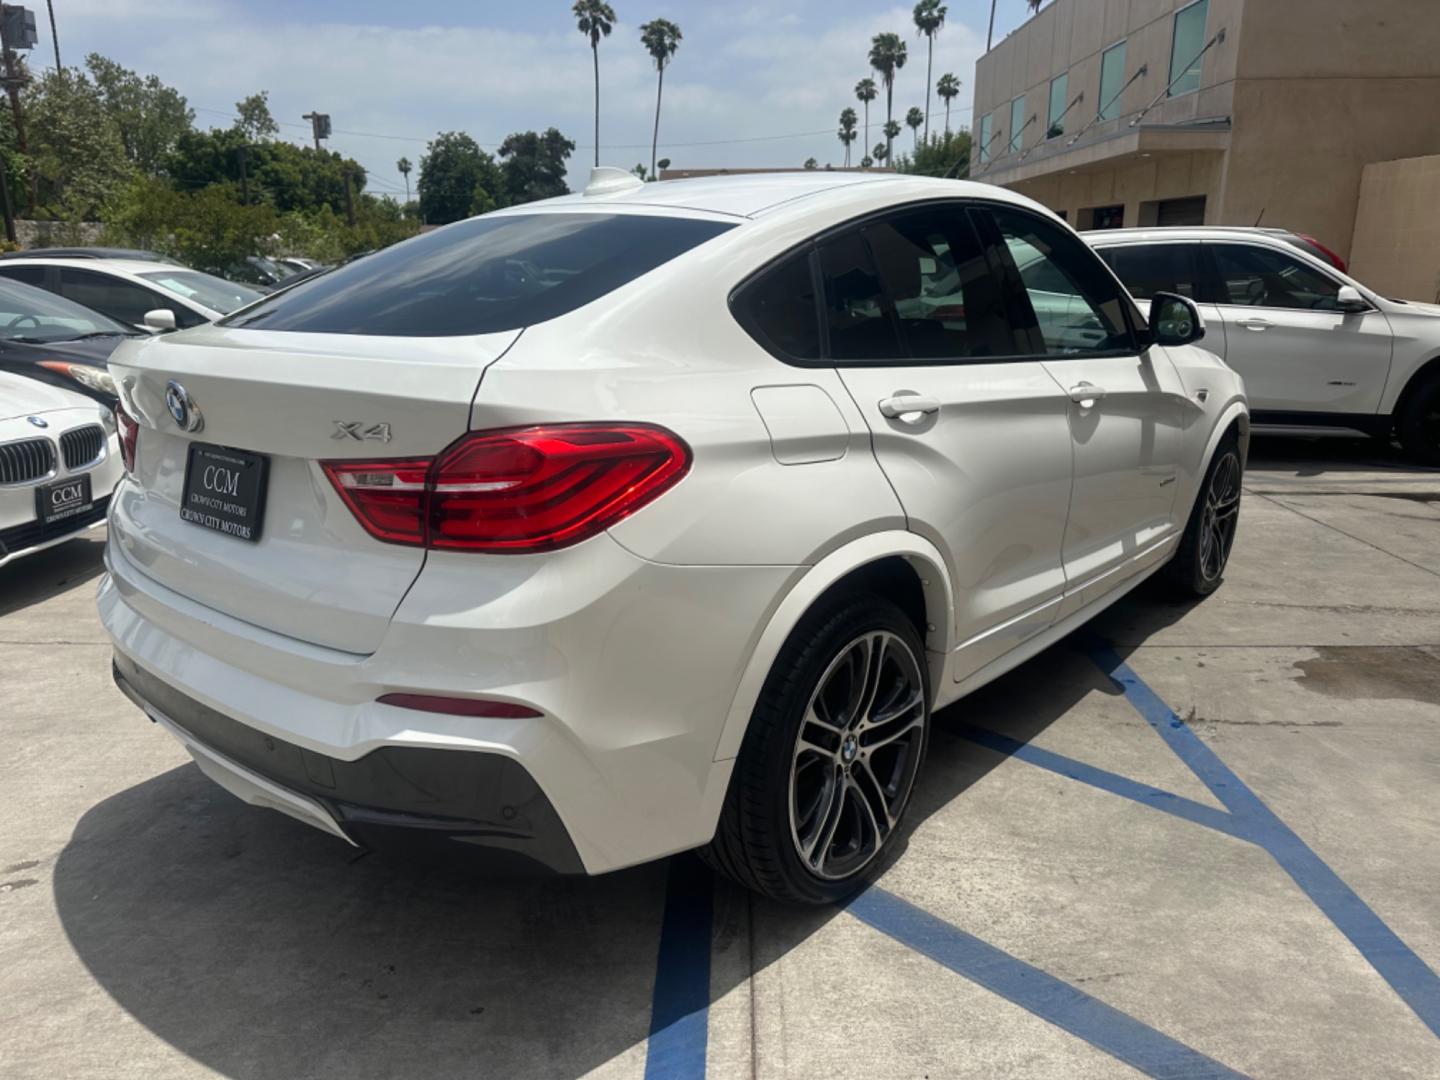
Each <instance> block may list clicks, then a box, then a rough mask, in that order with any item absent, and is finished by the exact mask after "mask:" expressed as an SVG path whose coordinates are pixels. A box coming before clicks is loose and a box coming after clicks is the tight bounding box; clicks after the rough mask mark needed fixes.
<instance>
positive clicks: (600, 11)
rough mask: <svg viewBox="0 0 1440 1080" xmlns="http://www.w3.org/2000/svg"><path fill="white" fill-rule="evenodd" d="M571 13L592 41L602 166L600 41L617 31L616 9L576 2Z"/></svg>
mask: <svg viewBox="0 0 1440 1080" xmlns="http://www.w3.org/2000/svg"><path fill="white" fill-rule="evenodd" d="M570 10H571V12H573V13H574V15H575V25H576V27H577V28H578V29H579V31H580V33H582V34H584V35H585V36H586V37H588V38H589V39H590V58H591V59H592V60H594V62H595V164H596V165H599V164H600V39H601V38H602V37H609V36H610V31H612V30H614V29H615V23H616V22H617V20H616V18H615V9H614V8H612V7H611V6H610V5H609V4H607V3H605V2H604V0H575V6H574V7H572V8H571V9H570Z"/></svg>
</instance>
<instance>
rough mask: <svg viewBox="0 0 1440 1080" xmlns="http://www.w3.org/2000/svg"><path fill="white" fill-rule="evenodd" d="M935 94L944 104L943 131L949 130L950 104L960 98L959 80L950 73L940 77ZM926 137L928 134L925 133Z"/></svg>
mask: <svg viewBox="0 0 1440 1080" xmlns="http://www.w3.org/2000/svg"><path fill="white" fill-rule="evenodd" d="M935 93H936V95H937V96H938V97H939V98H940V100H941V101H943V102H945V130H946V131H949V130H950V102H952V101H954V100H955V99H956V98H957V97H959V96H960V80H959V79H957V78H956V77H955V76H954V75H952V74H951V73H950V72H948V71H947V72H946V73H945V74H944V75H941V76H940V81H939V82H938V83H936V84H935ZM926 134H927V135H928V134H929V132H928V131H927V132H926Z"/></svg>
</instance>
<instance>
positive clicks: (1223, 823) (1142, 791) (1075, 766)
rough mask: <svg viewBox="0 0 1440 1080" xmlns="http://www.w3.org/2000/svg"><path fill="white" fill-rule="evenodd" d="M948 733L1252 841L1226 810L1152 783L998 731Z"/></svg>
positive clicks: (961, 727) (957, 728)
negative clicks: (1134, 778) (1146, 782)
mask: <svg viewBox="0 0 1440 1080" xmlns="http://www.w3.org/2000/svg"><path fill="white" fill-rule="evenodd" d="M946 730H947V731H952V732H954V733H955V734H956V735H959V736H960V737H961V738H963V739H967V740H969V741H970V742H973V743H975V744H977V745H979V746H983V747H985V748H986V749H987V750H994V751H995V752H996V753H998V754H1005V755H1007V756H1008V757H1016V758H1019V759H1020V760H1021V761H1028V762H1029V763H1030V764H1032V765H1038V766H1040V768H1042V769H1048V770H1049V771H1050V772H1053V773H1059V774H1060V775H1061V776H1064V777H1067V778H1068V779H1071V780H1079V781H1080V782H1081V783H1082V784H1089V785H1090V786H1091V787H1097V788H1100V789H1101V790H1102V791H1108V792H1110V793H1111V794H1112V795H1119V796H1121V797H1122V798H1125V799H1131V800H1133V801H1134V802H1138V803H1140V804H1142V805H1144V806H1148V807H1151V808H1152V809H1155V810H1164V811H1165V812H1166V813H1167V814H1174V815H1175V816H1176V817H1182V818H1184V819H1185V820H1187V821H1193V822H1195V823H1196V824H1197V825H1204V826H1206V827H1208V828H1211V829H1215V830H1217V831H1219V832H1223V833H1228V834H1229V835H1231V836H1236V837H1239V838H1240V839H1241V840H1249V839H1250V835H1249V833H1248V831H1247V830H1246V828H1245V826H1244V824H1243V823H1242V822H1241V821H1240V820H1239V819H1238V818H1237V817H1235V815H1234V814H1229V813H1226V812H1225V811H1224V810H1216V809H1215V808H1214V807H1213V806H1206V805H1205V804H1204V803H1197V802H1195V800H1193V799H1187V798H1185V797H1184V796H1183V795H1176V794H1175V793H1174V792H1171V791H1164V790H1162V789H1160V788H1157V787H1151V786H1150V785H1149V784H1142V783H1140V782H1139V781H1138V780H1131V779H1130V778H1129V777H1128V776H1121V775H1120V774H1119V773H1112V772H1109V771H1107V770H1105V769H1101V768H1097V767H1096V766H1094V765H1087V764H1086V763H1085V762H1083V761H1077V760H1076V759H1075V758H1071V757H1066V756H1065V755H1064V754H1057V753H1055V752H1054V751H1051V750H1042V749H1041V748H1040V747H1038V746H1031V745H1030V744H1029V743H1022V742H1020V741H1019V740H1018V739H1012V738H1010V736H1008V735H1001V734H1000V733H999V732H998V731H988V730H986V729H985V728H977V727H972V726H971V725H969V724H953V725H947V726H946Z"/></svg>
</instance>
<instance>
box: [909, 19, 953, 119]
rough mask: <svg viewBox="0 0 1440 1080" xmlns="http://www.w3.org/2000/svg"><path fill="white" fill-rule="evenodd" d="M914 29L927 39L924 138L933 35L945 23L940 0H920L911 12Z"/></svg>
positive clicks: (928, 110) (933, 52)
mask: <svg viewBox="0 0 1440 1080" xmlns="http://www.w3.org/2000/svg"><path fill="white" fill-rule="evenodd" d="M913 15H914V19H915V26H916V29H918V30H919V31H920V33H922V34H924V35H925V36H926V37H927V38H928V39H929V42H930V44H929V50H930V51H929V54H928V55H927V56H926V58H925V138H927V139H928V138H930V68H931V65H932V64H934V62H935V35H936V34H938V33H939V32H940V28H941V27H942V26H944V25H945V5H944V4H942V3H940V0H920V2H919V3H918V4H916V5H915V11H914V12H913Z"/></svg>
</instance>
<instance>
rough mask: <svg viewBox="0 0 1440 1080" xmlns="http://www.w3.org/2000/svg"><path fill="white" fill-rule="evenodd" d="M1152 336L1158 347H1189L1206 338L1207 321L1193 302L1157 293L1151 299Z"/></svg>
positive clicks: (1181, 297) (1173, 295)
mask: <svg viewBox="0 0 1440 1080" xmlns="http://www.w3.org/2000/svg"><path fill="white" fill-rule="evenodd" d="M1150 336H1151V340H1152V341H1154V342H1155V344H1157V345H1189V344H1190V343H1191V342H1193V341H1199V340H1200V339H1201V338H1203V337H1204V336H1205V319H1204V318H1203V317H1202V316H1201V314H1200V309H1199V308H1198V307H1196V306H1195V302H1194V301H1193V300H1190V299H1189V298H1187V297H1184V296H1176V295H1175V294H1174V293H1167V292H1157V293H1156V294H1155V295H1154V296H1152V297H1151V298H1150Z"/></svg>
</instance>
